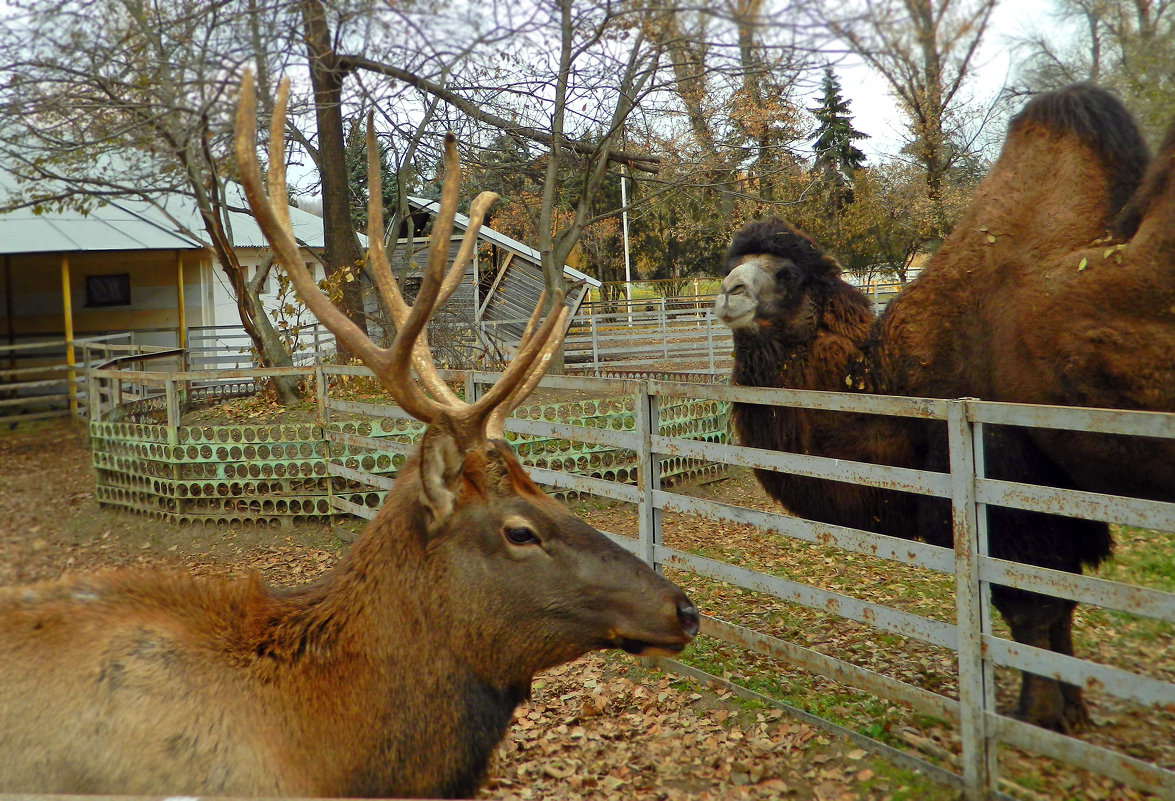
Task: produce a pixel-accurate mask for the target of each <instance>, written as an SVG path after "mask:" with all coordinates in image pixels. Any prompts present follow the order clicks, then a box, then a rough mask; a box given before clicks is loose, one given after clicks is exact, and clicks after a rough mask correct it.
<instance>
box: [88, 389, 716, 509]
mask: <svg viewBox="0 0 1175 801" xmlns="http://www.w3.org/2000/svg"><path fill="white" fill-rule="evenodd" d="M252 390H253V387H252V384H251V382H248V383H242V384H239V385H229V386H222V387H218V388H217V391H216V392H214V393H209V394H207V395H206V396H205V397H194V398H189V402H188V406H189V408H192V407H194V406H199V405H204V406H207V405H210V404H211V403H213V402H215V401H217V400H219V399H225V398H228V397H233V396H239V395H244V394H249V393H251V392H252ZM667 400H668V399H667ZM635 406H636V399H635V397H632V396H617V397H612V398H603V399H598V400H582V401H574V402H569V403H557V404H534V405H526V406H521V407H519V408H518V409H516V410H515V412H514V416H515V417H518V418H522V419H529V420H547V421H551V422H560V423H566V424H570V425H574V426H585V427H595V428H609V429H613V430H617V431H620V430H634V429H635V426H636V419H635V412H634V410H635ZM728 407H729V404H727V403H725V402H722V401H686V400H681V401H678V402H673V401H670V402H667V403H666V404H665V405H664V406H663V407H662V408H661V416H660V433H661V434H663V435H665V436H672V437H687V438H690V439H697V440H701V441H706V442H726V441H727V418H728V413H729V408H728ZM166 418H167V415H166V410H165V401H164V399H163V398H162V397H155V398H148V399H144V400H138V401H134V402H131V403H127V404H123V405H120V406H118V407H115V409H113V410H112V413H111V414H108V415H107V416H106V418H105V419H104V420H102V421H101V422H93V423H91V424H90V436H91V440H92V450H93V463H94V467H95V468H96V470H97V474H98V488H97V496H98V500H99V502H100V503H102V504H103V505H107V506H113V507H121V508H125V509H130V510H133V511H135V512H139V513H142V514H147V515H151V516H154V517H158V518H161V519H166V520H170V521H173V522H179V523H195V524H206V523H229V524H232V525H238V526H280V525H289V524H291V523H294V522H301V521H306V520H327V519H329V518H330V517H331V516H332V515H335V514H339V512H338V511H337V510H335V508H334V506H333V505H332V503H331V500H330V496H332V495H333V496H336V497H337V498H339V499H341V500H343V501H347V502H349V503H352V504H355V505H356V506H362V507H367V508H369V509H376V508H378V507H379V506H380V505H381V504H382V503H383V499H384V496H385V495H386V494H387V493H386V490H383V489H377V488H374V487H372V486H370V485H368V484H364V483H362V482H359V481H356V480H353V479H349V478H341V477H339V476H332V475H330V472H331V471H330V470H329V469H328V465H327V463H328V461H329V462H333V463H334V464H336V465H340V466H342V467H345V468H349V469H350V470H357V471H361V472H364V473H371V474H374V475H377V476H384V477H391V476H394V475H395V473H396V471H397V470H398V469H399V467H400V465H402V464H403V462H404V458H405V457H404V455H403V454H401V453H393V452H385V451H379V450H371V449H368V448H364V447H361V446H358V445H351V444H343V443H340V442H338V441H332V439H333V440H337V437H332V436H330V432H333V433H335V434H338V433H343V434H351V435H358V436H360V437H367V438H372V439H377V440H387V441H389V446H391V447H393V448H394V447H395V446H394V445H392V444H391V443H392V442H399V443H414V442H415V441H416V440H417V439H418V438H419V437H420V435H421V434H422V433H423V431H424V426H423V425H422V424H420V423H418V422H417V421H415V420H405V419H399V418H373V419H355V420H345V421H332V422H331V423H330V424H329V425H327V426H325V427H324V426H321V425H318V424H315V423H299V424H288V425H278V424H257V425H180V426H177V427H175V428H171V427H169V426H167V425H166V423H162V424H161V423H160V422H159V421H161V420H166ZM507 439H508V440H510V441H512V444H513V445H514V448H515V450H516V451H517V453H518V456H519V459H520V460H521V461H522V463H523V464H525V465H528V466H533V467H539V468H545V469H548V470H557V471H562V472H567V473H576V474H580V475H586V476H591V477H594V478H601V479H605V480H609V481H619V482H622V483H630V484H635V483H636V475H637V473H636V469H635V468H636V466H637V461H636V460H637V454H636V451H630V450H623V449H617V448H612V447H605V446H597V445H592V444H587V443H582V442H573V441H569V440H563V439H543V438H538V437H526V436H521V435H516V434H514V433H512V432H510V433H507ZM724 470H725V467H724V466H721V465H715V464H712V463H708V462H703V461H700V460H697V459H686V458H672V459H665V460H663V461H662V464H661V478H662V480H663V481H665V482H674V481H681V480H697V479H706V478H717V477H718V476H719V475H721V474H722V472H723V471H724ZM567 494H568V493H564V495H567ZM569 494H570V495H572V496H574V493H569Z"/></svg>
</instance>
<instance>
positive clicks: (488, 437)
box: [237, 74, 698, 680]
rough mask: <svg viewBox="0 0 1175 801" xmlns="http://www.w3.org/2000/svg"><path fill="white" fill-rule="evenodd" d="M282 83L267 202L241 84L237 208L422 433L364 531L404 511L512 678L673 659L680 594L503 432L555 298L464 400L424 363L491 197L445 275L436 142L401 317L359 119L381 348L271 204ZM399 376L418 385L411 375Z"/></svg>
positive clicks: (279, 164) (453, 167) (474, 216)
mask: <svg viewBox="0 0 1175 801" xmlns="http://www.w3.org/2000/svg"><path fill="white" fill-rule="evenodd" d="M287 86H288V84H287V83H286V82H283V84H282V86H281V89H280V90H279V92H278V96H277V101H276V103H275V108H274V111H273V119H272V124H271V127H270V137H269V173H268V184H269V192H268V197H267V196H266V193H265V191H264V190H263V189H262V184H261V177H260V169H259V167H258V163H257V154H256V148H255V145H254V142H255V136H256V133H255V128H254V116H255V112H254V89H253V82H252V77H251V76H250V75H248V74H246V76H245V78H244V81H243V83H242V89H241V101H240V104H239V106H238V111H237V159H238V163H239V166H240V171H241V181H242V184H243V185H244V188H245V193H246V196H247V197H248V200H249V204H250V206H251V207H252V209H253V211H254V214H255V215H256V218H257V221H258V223H259V224H260V226H261V228H262V230H263V231H264V232H265V236H266V238H267V239H268V240H269V242H270V244H271V245H272V247H273V250H274V252H275V253H276V256H277V259H278V261H279V262H280V263H281V264H282V266H283V267H284V268H285V269H286V270H287V271H288V273H289V275H290V278H291V280H292V282H293V284H294V286H295V288H296V290H297V291H298V293H299V294H300V295H301V296H302V298H303V300H304V302H305V303H306V305H307V306H308V307H309V308H310V309H311V310H312V311H313V312H314V314H315V315H317V317H318V319H319V320H320V321H321V322H322V323H323V324H324V325H326V326H327V327H328V328H329V329H330V330H331V331H333V332H334V333H335V335H336V336H337V337H338V339H339V340H340V341H342V342H344V343H345V344H346V346H347V347H348V348H350V349H351V351H352V352H354V353H356V354H357V355H358V356H359V357H360V358H361V359H362V360H363V362H364V363H365V364H367V365H368V366H369V367H370V368H371V370H372V371H373V372H374V373H375V375H376V376H377V377H378V378H379V380H380V381H381V383H382V384H383V386H384V387H385V388H386V389H387V391H388V392H389V393H390V394H391V396H392V397H393V398H394V399H395V400H396V401H397V402H398V403H399V404H400V405H401V407H402V408H403V409H404V410H405V411H407V412H408V413H410V414H411V415H413V416H414V417H416V418H417V419H419V420H421V421H423V422H425V423H426V424H427V429H426V431H425V434H424V436H423V439H422V441H421V443H420V445H419V447H418V451H417V453H416V455H415V456H414V458H412V459H410V460H409V461H408V462H407V463H406V464H405V466H404V468H402V470H401V473H400V475H399V476H398V477H397V481H396V485H395V487H394V489H393V491H392V494H390V495H389V498H388V500H387V501H386V502H385V508H384V510H382V511H381V514H380V515H379V516H378V517H377V519H376V520H375V521H374V522H373V523H372V527H373V528H376V527H380V526H383V527H384V528H387V527H389V526H392V525H393V523H392V522H391V521H390V520H389V507H393V506H394V507H395V510H394V512H392V513H391V514H392V515H394V516H395V517H396V519H397V521H396V524H397V525H399V526H401V527H403V526H404V521H410V520H411V519H412V518H413V513H412V512H411V511H410V510H411V509H418V510H420V512H421V515H422V520H421V521H420V524H419V525H420V527H422V528H423V529H424V530H423V531H412V532H407V533H406V532H400V533H399V534H398V535H397V536H401V537H404V536H408V537H409V538H412V536H413V535H419V536H422V537H423V538H424V539H425V540H426V541H427V543H428V544H427V548H428V549H429V552H430V554H431V555H432V557H434V558H435V559H436V561H445V562H447V568H446V572H445V573H444V576H445V578H443V579H441V580H442V581H450V580H453V581H455V582H456V583H455V584H454V586H459V587H462V588H463V592H465V593H466V594H473V595H477V596H478V598H477V600H476V602H474V605H473V606H469V607H467V608H466V612H465V614H468V615H472V616H473V617H474V618H475V619H479V620H481V621H483V623H484V621H485V620H486V619H487V616H489V617H491V618H493V619H494V623H493V625H490V626H484V625H483V626H482V627H481V630H478V631H470V632H468V636H469V638H470V639H471V640H478V639H481V638H484V637H487V636H490V637H492V636H494V635H493V634H492V631H496V630H498V629H499V625H500V623H501V622H504V625H507V626H512V627H522V628H532V633H533V636H534V639H533V640H532V643H533V645H534V646H536V647H537V650H538V651H541V652H542V653H541V654H540V653H534V654H531V655H530V656H529V657H528V658H527V659H524V660H522V661H523V662H526V663H527V665H526V667H525V669H523V670H522V671H521V672H522V673H525V672H526V671H527V670H532V669H542V668H544V667H548V666H550V665H554V664H558V663H559V662H562V661H565V660H567V659H571V658H574V657H576V656H578V655H579V654H582V653H583V652H585V651H587V650H590V649H593V648H601V647H609V646H615V647H622V648H625V649H626V650H629V651H631V652H635V653H643V652H646V651H649V650H666V651H678V650H680V649H681V648H682V647H683V646H684V645H685V644H686V643H687V642H688V641H689V640H690V639H691V638H692V637H693V636H694V634H696V632H697V628H698V617H697V612H696V610H695V609H694V607H693V605H692V604H691V603H690V602H689V599H688V598H686V597H685V595H684V594H683V593H681V591H680V590H679V589H677V588H676V587H674V586H673V585H672V584H670V583H668V582H666V581H665V580H664V579H662V578H661V577H660V576H658V575H657V574H656V573H654V572H653V571H652V570H650V569H649V568H648V567H647V566H646V565H644V564H643V563H642V562H640V561H639V560H638V559H636V558H635V557H634V556H632V555H631V554H629V553H628V552H626V551H625V550H624V549H622V548H620V547H619V546H617V545H616V544H615V543H613V542H612V541H610V540H609V539H608V538H607V537H605V536H604V535H602V534H600V533H599V532H598V531H596V530H595V529H593V528H592V527H590V526H588V525H587V524H586V523H584V522H583V521H581V520H579V519H578V518H576V517H574V516H573V515H571V514H570V513H569V512H568V511H567V510H566V509H564V508H563V507H562V506H561V505H560V504H558V503H556V502H555V501H554V500H552V499H551V498H549V497H548V496H546V495H545V494H544V493H543V492H542V491H541V490H539V488H538V487H537V486H536V485H535V484H534V483H533V482H532V481H531V480H530V478H529V476H527V474H526V472H525V470H524V469H523V468H522V466H521V464H520V463H519V462H518V460H517V459H516V457H515V456H514V454H513V452H512V451H511V449H510V447H509V445H508V444H507V443H506V442H505V440H504V438H503V426H504V422H505V420H506V418H507V416H508V415H509V414H510V412H511V411H512V410H513V409H514V408H515V407H516V406H517V405H518V404H519V403H521V402H522V400H523V399H524V398H526V397H527V395H529V394H530V392H531V391H532V390H533V389H534V388H535V386H536V385H537V384H538V382H539V380H540V378H541V377H542V375H543V373H544V371H545V370H546V368H547V365H548V363H549V362H550V359H551V357H552V355H553V354H554V353H555V351H556V349H557V348H558V346H559V344H560V342H561V341H562V337H563V334H564V331H565V329H566V323H567V314H568V311H567V308H566V306H565V305H564V304H563V302H562V297H561V295H560V296H557V297H554V298H553V299H552V303H551V304H550V305H551V309H552V311H551V312H550V313H549V314H548V315H547V317H546V319H545V320H544V321H543V322H542V323H541V324H540V323H539V316H540V311H541V308H542V305H543V301H542V300H540V302H539V306H538V307H536V309H535V311H534V313H533V314H532V315H531V319H530V322H529V324H528V325H527V327H526V331H525V333H524V334H523V337H522V341H521V344H520V346H519V349H518V351H517V353H516V355H515V357H514V359H513V360H512V361H511V363H510V365H509V367H508V368H507V369H506V371H505V372H504V374H503V375H502V376H501V378H500V379H499V380H498V381H497V382H496V383H495V384H494V385H493V386H492V387H491V388H489V389H488V390H487V391H486V392H485V393H484V394H483V395H482V396H481V397H480V398H479V399H478V400H477V401H476V402H474V403H466V402H464V401H462V400H461V399H460V398H458V397H457V396H456V395H455V394H454V393H453V392H452V391H451V390H450V389H449V387H448V386H446V384H445V382H444V381H443V380H442V378H441V376H440V374H439V372H438V370H437V368H436V366H435V364H434V363H433V360H432V358H431V356H430V354H429V351H428V345H427V339H426V337H425V334H424V329H425V325H426V323H427V321H428V318H429V316H430V315H431V314H432V313H433V311H434V310H435V309H436V308H437V307H438V306H439V305H440V304H441V303H443V302H444V301H445V300H446V299H447V298H448V297H449V296H450V295H451V294H452V292H453V290H454V289H455V288H456V286H457V284H458V283H459V282H460V280H461V278H462V276H463V275H464V270H465V265H466V263H467V262H468V260H469V258H470V256H471V255H472V252H473V248H474V246H475V243H476V238H477V231H478V229H479V228H480V225H481V222H482V219H483V218H484V215H485V212H486V209H487V207H488V206H489V205H490V203H492V202H493V201H494V200H495V199H496V195H494V194H492V193H488V192H487V193H482V194H481V195H479V196H478V197H477V198H476V199H475V200H474V201H473V203H472V206H471V208H470V213H469V218H470V223H469V227H468V229H467V230H466V233H465V236H464V239H463V241H462V244H461V247H460V249H459V251H458V254H457V256H456V259H455V261H454V263H453V265H452V266H451V267H450V268H449V270H448V273H447V275H446V273H445V262H446V260H447V254H448V243H449V238H450V232H451V230H452V222H453V215H454V212H455V210H456V205H457V190H458V185H459V180H460V179H459V168H458V163H457V152H456V146H455V141H454V137H453V136H452V134H449V135H448V136H446V138H445V145H444V147H445V178H444V185H443V188H442V194H441V204H440V212H439V214H438V215H437V218H436V220H435V222H434V224H433V230H432V237H431V240H430V244H429V253H428V257H427V265H426V267H425V270H424V276H423V279H422V283H421V286H420V290H419V294H418V296H417V298H416V301H415V303H414V304H413V305H412V306H411V307H409V306H408V305H407V304H406V303H405V302H404V299H403V297H402V296H401V294H400V292H399V290H398V288H397V286H396V282H395V279H394V278H393V276H392V274H391V270H390V267H389V265H388V262H387V256H386V254H385V252H384V247H383V210H382V207H381V202H380V192H379V191H378V188H377V187H378V186H379V180H380V177H379V164H378V158H377V151H376V147H375V134H374V132H373V129H372V126H371V119H370V117H369V119H368V130H367V146H368V180H369V186H370V187H371V191H370V192H369V196H370V200H369V207H368V212H369V213H368V239H369V241H368V247H369V251H368V256H369V259H370V262H371V268H372V273H373V275H374V279H375V283H376V285H377V287H378V289H379V291H380V293H381V295H382V297H383V300H384V302H385V306H386V307H387V308H388V309H389V310H390V312H391V314H392V316H393V318H394V321H395V324H396V329H397V331H396V336H395V339H394V341H393V342H392V344H391V345H390V346H389V347H387V348H386V349H385V348H380V347H378V346H376V345H375V344H374V343H373V342H372V341H371V340H370V339H369V338H368V337H367V336H366V334H364V333H363V332H362V331H360V330H359V328H358V327H357V326H355V325H353V324H352V323H351V322H350V320H348V319H347V318H346V316H345V315H343V314H342V312H341V311H340V310H339V309H337V308H336V307H335V306H334V305H333V304H332V303H331V302H330V301H329V300H328V299H327V298H326V297H325V296H324V295H323V294H322V293H321V292H320V291H319V289H318V287H317V286H316V285H315V283H314V281H313V280H312V278H311V276H310V275H309V273H308V272H307V271H306V269H305V267H304V266H303V263H302V260H301V258H300V257H299V255H298V247H297V244H296V242H295V240H294V237H293V235H292V233H291V230H290V225H289V220H288V216H287V212H286V203H285V197H286V189H285V171H284V160H283V141H282V133H283V124H284V118H285V105H286V97H287ZM269 198H276V199H278V202H276V203H271V202H270V200H269ZM410 366H411V367H413V368H415V371H416V373H417V375H418V377H419V384H418V383H417V382H416V381H414V380H413V379H412V377H411V374H410V372H409V367H410ZM405 506H406V507H407V509H408V511H406V509H405V508H404V507H405ZM381 521H382V522H381ZM411 527H413V526H411V525H409V528H411ZM385 536H387V534H386V532H385ZM456 576H459V577H460V578H459V579H456V578H454V577H456ZM463 603H464V602H463ZM501 633H504V632H501ZM483 645H484V647H485V648H486V649H487V653H488V652H491V651H492V650H493V649H494V646H493V645H492V644H491V643H484V644H483ZM499 647H500V646H499ZM519 678H521V677H519ZM527 680H529V677H527Z"/></svg>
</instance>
